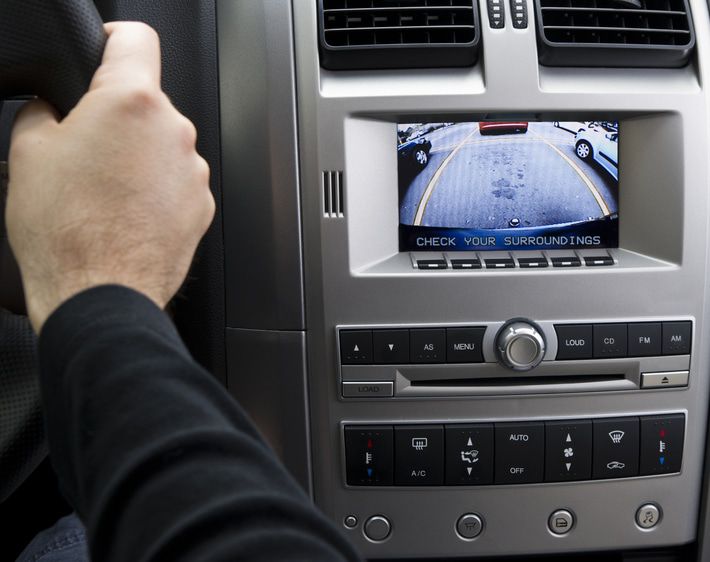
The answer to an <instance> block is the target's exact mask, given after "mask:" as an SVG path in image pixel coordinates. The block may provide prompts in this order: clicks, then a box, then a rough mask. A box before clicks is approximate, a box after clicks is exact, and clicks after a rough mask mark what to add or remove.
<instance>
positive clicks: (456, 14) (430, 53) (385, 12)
mask: <svg viewBox="0 0 710 562" xmlns="http://www.w3.org/2000/svg"><path fill="white" fill-rule="evenodd" d="M318 2H319V8H320V11H319V24H320V30H321V34H320V42H321V55H322V58H321V64H323V66H324V67H326V68H333V69H345V68H352V69H355V68H360V69H361V68H425V67H435V66H438V67H451V66H469V65H472V64H474V63H475V62H476V60H477V58H478V42H479V36H480V31H479V20H478V2H477V1H475V0H391V1H388V2H384V1H383V0H318Z"/></svg>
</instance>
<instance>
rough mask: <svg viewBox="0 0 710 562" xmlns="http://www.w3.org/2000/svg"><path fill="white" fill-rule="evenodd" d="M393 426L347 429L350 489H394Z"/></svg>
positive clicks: (347, 461)
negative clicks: (351, 487) (353, 487)
mask: <svg viewBox="0 0 710 562" xmlns="http://www.w3.org/2000/svg"><path fill="white" fill-rule="evenodd" d="M393 451H394V447H393V431H392V426H366V427H362V426H361V427H346V428H345V457H346V469H347V478H348V484H349V485H350V486H391V485H392V476H393V466H394V463H393V456H394V452H393Z"/></svg>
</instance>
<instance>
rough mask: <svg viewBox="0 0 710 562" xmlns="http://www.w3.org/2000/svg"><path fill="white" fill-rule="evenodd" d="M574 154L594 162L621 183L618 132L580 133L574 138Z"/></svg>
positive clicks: (586, 131)
mask: <svg viewBox="0 0 710 562" xmlns="http://www.w3.org/2000/svg"><path fill="white" fill-rule="evenodd" d="M574 152H575V154H576V155H577V157H578V158H580V159H581V160H587V161H590V160H594V161H595V162H596V163H597V164H599V165H600V166H601V167H602V168H604V169H605V170H606V171H607V172H609V174H611V176H612V177H613V178H614V180H615V181H619V133H618V132H616V133H615V132H603V131H598V130H584V131H579V132H578V133H577V134H576V135H575V137H574Z"/></svg>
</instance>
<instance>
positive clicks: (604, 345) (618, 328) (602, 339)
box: [594, 324, 627, 359]
mask: <svg viewBox="0 0 710 562" xmlns="http://www.w3.org/2000/svg"><path fill="white" fill-rule="evenodd" d="M626 348H627V345H626V324H595V325H594V357H596V358H599V359H604V358H612V357H626Z"/></svg>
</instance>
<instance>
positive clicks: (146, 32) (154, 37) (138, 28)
mask: <svg viewBox="0 0 710 562" xmlns="http://www.w3.org/2000/svg"><path fill="white" fill-rule="evenodd" d="M130 25H131V27H132V31H133V33H135V34H136V35H137V36H140V38H141V39H142V40H144V41H146V42H152V43H160V36H159V35H158V32H157V31H156V30H155V29H153V28H152V27H151V26H149V25H148V24H147V23H144V22H142V21H135V22H130Z"/></svg>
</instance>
